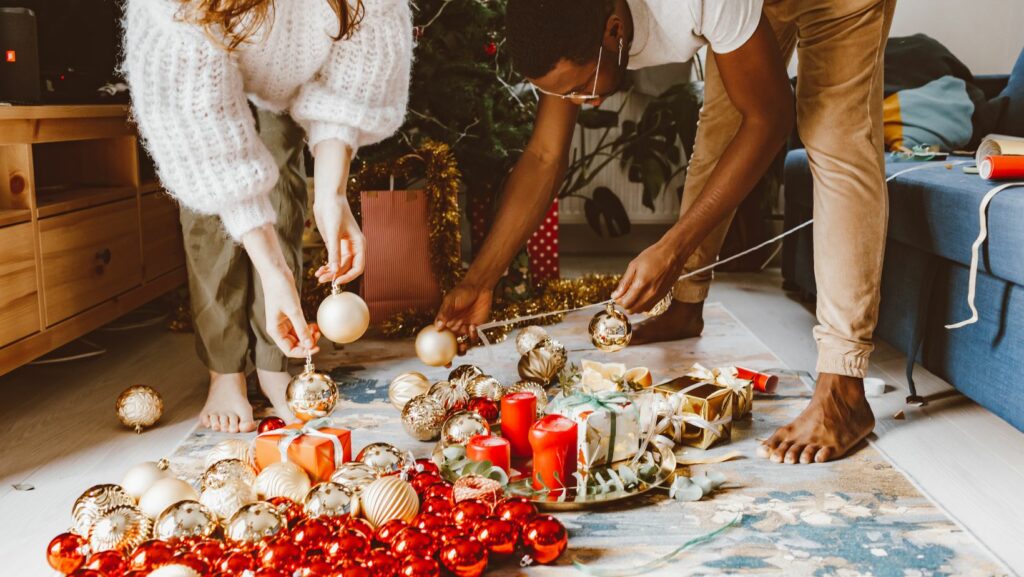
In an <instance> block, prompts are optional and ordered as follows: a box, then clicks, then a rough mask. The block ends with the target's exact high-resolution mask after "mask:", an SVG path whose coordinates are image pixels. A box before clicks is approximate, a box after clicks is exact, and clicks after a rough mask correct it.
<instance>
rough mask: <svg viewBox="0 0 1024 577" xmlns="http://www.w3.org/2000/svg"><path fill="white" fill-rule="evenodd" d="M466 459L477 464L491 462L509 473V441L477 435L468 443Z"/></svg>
mask: <svg viewBox="0 0 1024 577" xmlns="http://www.w3.org/2000/svg"><path fill="white" fill-rule="evenodd" d="M466 458H468V459H469V460H470V461H474V462H477V463H480V462H483V461H490V462H491V464H492V465H494V466H495V467H500V468H501V470H503V471H505V472H506V473H508V471H509V468H510V464H509V461H510V459H511V455H510V451H509V442H508V439H505V438H502V437H496V436H494V435H475V436H473V437H470V438H469V441H468V442H467V443H466Z"/></svg>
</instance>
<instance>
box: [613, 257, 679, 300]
mask: <svg viewBox="0 0 1024 577" xmlns="http://www.w3.org/2000/svg"><path fill="white" fill-rule="evenodd" d="M683 262H684V259H683V258H681V257H680V256H679V252H678V250H677V249H676V248H675V247H674V246H672V243H667V242H665V241H664V240H661V241H658V242H657V243H655V244H653V245H651V246H650V247H648V248H647V249H646V250H644V251H643V252H642V253H640V255H639V256H638V257H636V258H635V259H633V262H631V263H629V266H628V267H627V268H626V274H624V275H622V280H621V281H620V282H619V286H618V287H617V288H616V289H615V292H613V293H612V298H613V299H615V302H616V303H618V304H619V306H621V307H622V308H624V309H626V311H627V312H629V313H640V312H645V311H649V310H651V309H653V308H654V305H656V304H658V301H660V300H661V299H663V298H665V295H666V294H668V293H669V291H671V290H672V285H674V284H675V282H676V280H678V279H679V273H680V271H681V270H682V268H683Z"/></svg>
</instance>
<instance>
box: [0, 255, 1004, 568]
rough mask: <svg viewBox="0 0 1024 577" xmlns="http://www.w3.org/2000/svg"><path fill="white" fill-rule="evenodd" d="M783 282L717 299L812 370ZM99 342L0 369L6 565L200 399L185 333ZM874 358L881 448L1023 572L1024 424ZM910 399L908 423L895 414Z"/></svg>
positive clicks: (36, 564) (199, 380)
mask: <svg viewBox="0 0 1024 577" xmlns="http://www.w3.org/2000/svg"><path fill="white" fill-rule="evenodd" d="M618 260H621V259H606V258H575V259H573V258H564V259H563V274H571V273H572V272H573V271H580V270H587V271H593V272H620V271H621V270H622V268H623V267H622V263H621V262H615V261H618ZM779 286H780V279H779V277H778V274H777V273H771V272H768V273H764V274H759V275H754V274H732V275H730V274H722V275H719V277H718V279H717V281H716V283H715V285H714V288H713V290H712V295H711V300H716V301H720V302H722V303H724V304H725V305H726V306H727V307H728V309H729V310H730V311H732V313H733V314H735V315H736V316H737V317H738V318H739V319H740V320H741V321H742V322H744V323H745V324H746V325H747V326H748V327H749V328H750V329H751V330H752V331H753V332H754V334H756V335H758V336H759V337H760V338H761V339H762V340H763V341H764V342H765V343H767V345H768V346H769V347H770V348H771V349H772V350H773V351H774V352H775V353H776V354H777V355H778V356H779V357H780V358H781V359H783V360H784V361H785V362H786V363H787V364H788V365H789V366H790V367H792V368H794V369H803V370H807V371H813V369H814V363H815V356H816V355H815V347H814V341H813V339H812V337H811V327H812V326H813V324H814V316H813V314H812V313H811V312H809V310H808V309H807V307H806V306H805V305H804V304H802V303H798V302H795V301H794V300H792V299H791V298H789V297H788V296H786V295H785V294H784V293H783V292H782V291H781V290H780V289H779V288H778V287H779ZM90 339H92V340H93V341H95V342H97V343H98V344H101V345H102V346H104V347H105V348H106V349H107V350H108V352H107V354H106V355H105V356H104V357H101V358H98V359H93V360H86V361H79V362H75V363H72V364H68V365H58V366H49V367H28V368H24V369H20V370H18V371H15V372H14V373H12V374H9V375H7V376H4V377H0V559H3V562H4V569H3V570H2V571H0V573H2V574H3V575H12V576H14V575H17V576H19V577H20V576H32V575H49V574H50V573H49V572H48V570H47V568H46V564H45V561H44V557H43V551H44V548H45V546H46V543H47V542H48V541H49V539H50V538H51V537H52V536H53V535H55V534H57V533H59V532H61V531H64V530H66V529H67V527H68V525H69V520H70V509H71V504H72V502H73V500H74V499H75V497H76V496H77V495H78V494H79V493H80V492H81V491H82V490H83V489H85V488H86V487H88V486H90V485H93V484H96V483H101V482H117V481H118V480H119V479H120V478H121V476H122V475H123V473H124V471H125V470H126V469H127V468H128V467H129V466H130V465H132V464H134V463H136V462H139V461H144V460H155V459H158V458H160V457H161V456H163V455H165V454H167V453H169V452H170V451H171V450H172V449H173V448H174V447H175V446H176V445H177V444H178V443H179V442H180V440H181V439H182V438H184V437H185V435H186V434H187V433H188V432H189V430H190V429H191V428H192V427H193V426H194V420H195V417H196V415H197V414H198V411H199V409H200V407H201V406H202V403H203V399H204V393H205V386H204V385H205V370H204V368H203V367H202V366H201V365H200V363H199V362H198V360H196V357H195V354H194V352H193V349H192V338H191V336H190V335H179V334H172V333H169V332H166V331H163V330H161V329H159V328H150V329H141V330H138V331H132V332H98V333H95V334H94V335H91V336H90ZM873 361H874V363H873V365H874V366H873V368H872V373H873V375H874V376H879V377H882V378H884V379H885V380H886V381H887V382H888V383H889V384H890V385H892V386H893V387H896V389H897V390H894V391H890V392H889V393H887V394H885V395H884V396H882V397H879V398H876V399H873V401H872V405H873V407H874V409H875V413H876V415H877V417H878V426H877V428H876V434H877V435H878V436H877V439H875V440H874V442H875V444H876V446H877V447H878V448H879V449H880V450H881V451H883V452H884V453H885V454H887V455H888V456H889V457H890V458H891V459H892V460H893V462H894V463H895V464H896V465H897V466H898V467H900V468H901V469H902V470H904V471H905V472H906V473H907V474H908V476H910V477H911V478H912V479H913V480H914V482H915V483H917V484H918V485H919V486H920V487H921V489H922V490H923V491H924V492H925V493H926V494H928V495H929V496H931V497H932V498H933V499H934V500H935V501H936V502H937V503H938V504H939V505H940V506H942V507H943V508H945V509H946V510H947V511H948V512H949V513H950V514H951V515H952V516H953V517H954V518H955V519H957V520H958V521H959V522H960V523H962V524H963V525H964V526H965V527H966V528H967V529H968V530H969V531H971V532H972V533H974V534H975V535H976V536H977V537H978V538H979V540H980V541H981V542H982V543H983V544H985V545H986V546H987V547H988V548H989V549H990V550H992V552H993V553H994V554H995V555H996V556H998V557H999V558H1000V559H1002V560H1003V561H1004V562H1005V563H1006V564H1007V566H1008V567H1009V568H1010V570H1011V571H1013V572H1016V573H1018V574H1024V547H1021V543H1024V490H1021V488H1022V487H1024V434H1021V433H1020V432H1018V431H1016V430H1015V429H1013V428H1012V427H1010V426H1009V425H1007V424H1006V423H1005V422H1003V421H1002V420H1000V419H998V418H997V417H995V416H993V415H992V414H991V413H989V412H988V411H986V410H984V409H982V408H981V407H979V406H977V405H975V404H973V403H971V402H970V401H968V400H966V399H964V398H963V397H960V396H958V395H954V396H951V397H948V398H945V399H944V400H940V401H935V402H932V403H931V404H929V405H928V406H927V407H926V408H924V409H912V408H909V407H905V406H904V404H903V398H904V396H905V379H904V378H903V376H902V374H903V365H904V359H903V357H902V355H900V354H898V353H897V352H896V351H894V350H893V349H892V348H890V347H888V346H885V345H884V344H882V345H880V346H879V348H878V351H877V352H876V353H875V355H874V357H873ZM916 375H917V377H916V378H917V382H918V386H919V389H920V390H921V391H922V393H923V394H927V395H939V394H941V393H944V392H948V391H949V390H950V387H949V386H948V385H947V384H946V383H944V382H942V381H941V380H940V379H937V378H935V377H933V376H931V375H929V374H927V373H926V372H925V371H924V370H922V369H918V371H917V373H916ZM133 383H145V384H149V385H152V386H154V387H156V388H157V389H158V390H159V391H160V392H161V393H162V394H163V396H164V400H165V405H166V407H165V414H164V419H163V421H162V422H161V424H160V426H159V427H157V428H155V429H153V430H150V431H147V432H146V433H144V434H143V435H141V436H138V435H135V434H134V433H132V432H129V431H126V430H125V429H122V428H121V427H120V426H119V424H118V422H117V420H116V418H115V417H114V413H113V405H114V399H115V398H116V396H117V394H118V393H119V392H120V391H121V390H122V389H123V388H125V387H127V386H128V385H130V384H133ZM901 409H903V410H904V411H905V413H906V419H905V420H896V419H894V418H893V415H894V414H895V413H896V412H897V411H898V410H901ZM16 486H18V487H20V488H16Z"/></svg>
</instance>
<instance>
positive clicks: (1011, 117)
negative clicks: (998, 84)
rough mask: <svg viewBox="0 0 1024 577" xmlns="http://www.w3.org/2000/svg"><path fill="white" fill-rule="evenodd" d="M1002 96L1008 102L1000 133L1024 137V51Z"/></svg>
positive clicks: (1000, 125)
mask: <svg viewBox="0 0 1024 577" xmlns="http://www.w3.org/2000/svg"><path fill="white" fill-rule="evenodd" d="M1000 96H1003V97H1005V98H1006V99H1007V100H1008V102H1007V104H1006V111H1005V112H1004V113H1003V117H1002V119H1001V120H1000V122H999V129H998V131H999V133H1000V134H1009V135H1011V136H1024V50H1021V53H1020V56H1019V57H1018V58H1017V64H1016V65H1015V66H1014V67H1013V72H1012V73H1011V74H1010V80H1009V82H1007V84H1006V88H1004V89H1003V92H1002V94H1001V95H1000Z"/></svg>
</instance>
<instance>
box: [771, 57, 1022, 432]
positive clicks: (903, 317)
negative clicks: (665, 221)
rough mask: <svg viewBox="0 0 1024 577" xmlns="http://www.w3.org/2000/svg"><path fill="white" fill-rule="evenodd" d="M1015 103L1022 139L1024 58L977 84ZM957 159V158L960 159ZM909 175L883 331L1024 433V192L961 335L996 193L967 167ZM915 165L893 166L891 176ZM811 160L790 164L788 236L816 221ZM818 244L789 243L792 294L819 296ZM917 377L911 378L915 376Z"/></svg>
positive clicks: (992, 241)
mask: <svg viewBox="0 0 1024 577" xmlns="http://www.w3.org/2000/svg"><path fill="white" fill-rule="evenodd" d="M979 83H980V84H981V85H982V86H983V87H984V88H985V91H986V93H988V94H989V95H991V96H995V95H996V94H998V93H1000V91H1001V92H1002V94H1003V95H1006V96H1007V97H1008V104H1007V109H1006V111H1005V113H1004V114H1003V116H1002V120H1001V125H1000V126H999V129H998V130H997V132H999V133H1002V134H1015V135H1020V136H1024V52H1022V54H1021V57H1020V59H1019V60H1018V62H1017V65H1016V66H1015V68H1014V71H1013V73H1012V74H1011V75H1010V76H1008V77H1007V76H1002V77H985V78H979ZM954 160H955V159H954ZM936 164H938V165H939V166H936V167H934V168H930V169H925V170H919V171H916V172H911V173H908V174H905V175H903V176H900V177H898V178H897V179H896V180H894V181H893V182H891V183H890V184H889V208H890V215H889V233H888V240H887V246H886V252H885V266H884V270H883V275H882V305H881V314H880V319H879V324H878V330H877V332H876V335H877V337H879V338H881V339H884V340H885V341H887V342H888V343H889V344H891V345H893V346H895V347H896V348H898V349H899V350H901V351H902V352H903V353H904V354H906V355H907V356H908V357H909V358H914V359H916V360H917V362H919V363H920V364H921V365H922V366H924V367H925V368H927V369H928V370H929V371H931V372H933V373H935V374H936V375H938V376H940V377H941V378H943V379H945V380H946V381H948V382H949V383H951V384H952V385H953V386H954V387H956V388H957V389H958V390H959V391H960V392H962V393H963V394H965V395H966V396H968V397H970V398H971V399H973V400H974V401H976V402H977V403H979V404H981V405H982V406H984V407H986V408H988V409H989V410H991V411H992V412H993V413H995V414H997V415H999V416H1000V417H1002V418H1003V419H1005V420H1006V421H1008V422H1009V423H1010V424H1012V425H1013V426H1014V427H1016V428H1018V429H1020V430H1022V431H1024V188H1015V189H1014V188H1011V189H1008V190H1006V191H1005V192H1003V193H1002V194H1000V195H999V196H997V197H996V198H995V199H994V200H993V201H992V204H991V205H990V206H989V210H988V216H989V237H988V240H987V241H986V243H985V246H984V248H983V251H982V259H981V264H980V267H979V274H978V283H977V297H976V301H975V302H976V306H977V307H978V310H979V312H980V321H979V322H978V323H976V324H974V325H970V326H967V327H964V328H961V329H957V330H947V329H946V328H945V325H946V324H949V323H953V322H957V321H960V320H963V319H966V318H968V317H969V316H970V310H969V309H968V307H967V304H966V302H967V285H968V276H969V274H968V273H969V265H970V259H971V245H972V243H973V242H974V240H975V238H976V237H977V236H978V232H979V228H978V227H979V224H978V207H979V204H980V202H981V199H982V196H984V194H985V193H986V192H987V191H988V190H989V189H990V188H992V187H993V186H994V185H995V184H994V183H991V182H987V181H985V180H982V179H980V178H979V177H978V176H976V175H968V174H964V172H963V170H962V167H960V166H956V167H954V168H952V169H946V168H945V167H944V166H942V165H943V164H944V163H936ZM908 166H910V165H909V164H907V163H895V162H890V163H889V164H888V165H887V167H886V171H887V173H888V174H893V173H895V172H896V171H899V170H902V169H904V168H907V167H908ZM811 193H812V182H811V174H810V169H809V167H808V164H807V155H806V152H805V151H804V150H793V151H791V152H790V153H789V154H788V155H787V157H786V166H785V198H786V225H787V228H789V227H792V226H794V225H796V224H799V223H801V222H804V221H805V220H807V219H808V218H811V215H812V210H811V206H812V202H811ZM813 271H814V261H813V239H812V236H811V228H810V227H808V228H807V229H804V230H802V231H800V232H798V233H796V234H794V235H793V236H791V237H789V238H787V240H786V244H785V246H784V251H783V277H784V279H785V282H786V286H787V288H790V289H794V290H798V291H800V292H802V293H804V294H805V295H806V296H808V297H812V296H813V295H814V294H815V285H814V273H813ZM908 372H909V369H908Z"/></svg>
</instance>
